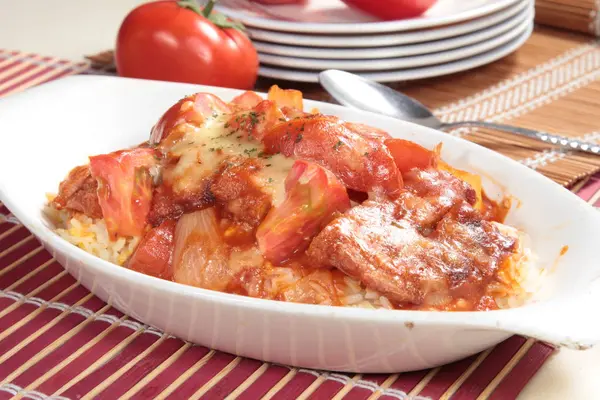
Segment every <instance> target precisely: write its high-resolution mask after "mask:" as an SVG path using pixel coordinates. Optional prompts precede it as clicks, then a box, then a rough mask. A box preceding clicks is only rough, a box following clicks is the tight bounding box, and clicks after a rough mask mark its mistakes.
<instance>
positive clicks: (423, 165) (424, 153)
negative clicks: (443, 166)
mask: <svg viewBox="0 0 600 400" xmlns="http://www.w3.org/2000/svg"><path fill="white" fill-rule="evenodd" d="M385 145H386V147H387V148H388V149H389V150H390V152H391V153H392V156H394V161H395V162H396V166H397V167H398V169H399V170H400V172H402V173H406V172H408V171H410V170H411V169H413V168H419V169H427V168H431V167H435V166H436V165H437V160H438V154H437V153H436V152H435V151H431V150H427V149H426V148H425V147H423V146H419V145H418V144H416V143H414V142H410V141H408V140H404V139H388V140H386V141H385Z"/></svg>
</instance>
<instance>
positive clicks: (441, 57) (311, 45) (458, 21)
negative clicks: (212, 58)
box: [218, 0, 534, 82]
mask: <svg viewBox="0 0 600 400" xmlns="http://www.w3.org/2000/svg"><path fill="white" fill-rule="evenodd" d="M373 1H381V0H373ZM218 4H219V5H218V8H219V9H220V11H222V12H223V13H225V14H227V15H229V16H230V17H232V18H235V19H238V20H239V21H241V22H242V23H243V24H244V25H245V26H246V28H247V30H248V33H249V35H250V37H251V38H252V41H253V42H254V45H255V47H256V49H257V50H258V53H259V57H260V62H261V68H260V71H259V74H260V75H262V76H266V77H271V78H280V79H287V80H294V81H303V82H317V77H318V73H319V72H320V71H322V70H325V69H331V68H333V69H342V70H346V71H352V72H355V73H358V74H360V75H363V76H365V77H367V78H369V79H373V80H376V81H380V82H390V81H406V80H413V79H422V78H429V77H433V76H440V75H446V74H451V73H454V72H459V71H464V70H468V69H471V68H475V67H478V66H481V65H484V64H487V63H490V62H492V61H495V60H498V59H500V58H502V57H504V56H506V55H508V54H510V53H512V52H513V51H515V50H516V49H517V48H519V47H520V46H521V45H522V44H523V43H524V42H525V41H526V40H527V39H528V38H529V36H530V35H531V32H532V29H533V17H534V0H438V1H437V2H436V4H435V5H434V6H433V7H432V8H431V9H429V10H428V11H427V12H426V13H425V14H424V15H423V16H422V17H419V18H414V19H406V20H399V21H386V22H381V21H378V20H376V19H375V18H373V17H370V16H368V15H366V14H363V13H361V12H359V11H356V10H354V9H351V8H349V7H348V6H346V4H345V3H343V2H342V1H341V0H305V2H303V3H302V4H296V5H270V6H266V5H261V4H258V3H255V2H252V1H249V0H221V1H220V2H219V3H218Z"/></svg>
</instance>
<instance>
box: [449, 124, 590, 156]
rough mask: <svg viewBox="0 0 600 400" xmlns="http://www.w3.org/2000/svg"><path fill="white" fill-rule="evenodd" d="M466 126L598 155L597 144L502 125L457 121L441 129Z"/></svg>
mask: <svg viewBox="0 0 600 400" xmlns="http://www.w3.org/2000/svg"><path fill="white" fill-rule="evenodd" d="M467 126H478V127H482V128H491V129H496V130H499V131H504V132H510V133H515V134H517V135H521V136H527V137H529V138H532V139H536V140H539V141H542V142H545V143H549V144H553V145H556V146H558V147H560V148H562V149H564V150H571V151H573V150H574V151H582V152H584V153H590V154H595V155H600V144H597V143H590V142H584V141H581V140H576V139H571V138H568V137H566V136H558V135H551V134H549V133H545V132H540V131H535V130H533V129H527V128H519V127H516V126H511V125H504V124H496V123H493V122H485V121H459V122H453V123H448V124H443V125H442V126H441V129H453V128H460V127H467Z"/></svg>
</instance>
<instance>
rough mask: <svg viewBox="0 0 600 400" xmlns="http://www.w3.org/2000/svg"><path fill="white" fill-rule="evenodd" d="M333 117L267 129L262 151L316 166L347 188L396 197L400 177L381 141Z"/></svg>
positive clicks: (279, 125) (296, 121)
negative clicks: (328, 172) (302, 160)
mask: <svg viewBox="0 0 600 400" xmlns="http://www.w3.org/2000/svg"><path fill="white" fill-rule="evenodd" d="M351 128H352V125H348V124H346V123H344V121H341V120H340V119H338V118H336V117H330V116H318V117H306V118H298V119H293V120H291V121H287V122H283V123H281V124H278V125H276V126H274V127H273V128H271V129H270V130H269V131H268V132H267V133H266V134H265V136H264V137H263V140H262V141H263V143H264V145H265V151H266V152H267V153H269V154H274V153H282V154H283V155H285V156H286V157H296V158H301V159H305V160H309V161H314V162H317V163H319V164H320V165H321V166H323V167H325V168H327V169H328V170H330V171H331V172H333V173H334V174H335V176H336V177H337V178H338V179H339V180H341V181H342V182H343V183H344V185H345V186H346V187H347V188H349V189H354V190H356V191H359V192H383V194H386V195H388V196H390V197H392V198H395V197H396V196H398V195H399V194H400V189H401V188H402V176H401V175H400V172H399V171H398V168H397V167H396V164H395V163H394V158H393V157H392V155H391V154H390V152H389V150H388V149H387V147H385V146H384V144H383V143H382V142H381V141H378V140H372V139H369V138H365V137H364V136H363V135H361V134H360V133H358V132H356V131H354V130H352V129H351Z"/></svg>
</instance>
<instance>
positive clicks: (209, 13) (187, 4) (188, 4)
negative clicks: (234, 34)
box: [177, 0, 244, 32]
mask: <svg viewBox="0 0 600 400" xmlns="http://www.w3.org/2000/svg"><path fill="white" fill-rule="evenodd" d="M196 1H197V0H179V1H178V2H177V5H179V7H182V8H187V9H188V10H191V11H193V12H195V13H196V14H198V15H201V16H202V17H204V18H206V19H208V20H209V21H211V22H212V23H213V24H215V25H216V26H218V27H219V28H234V29H237V30H240V31H242V32H243V31H244V26H243V25H242V24H241V23H239V22H237V21H231V20H230V19H229V18H227V17H226V16H225V15H223V14H221V13H218V12H216V11H214V10H213V8H214V7H215V4H216V2H217V1H216V0H208V2H207V3H206V5H205V6H204V8H203V9H200V7H199V6H198V3H197V2H196Z"/></svg>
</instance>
